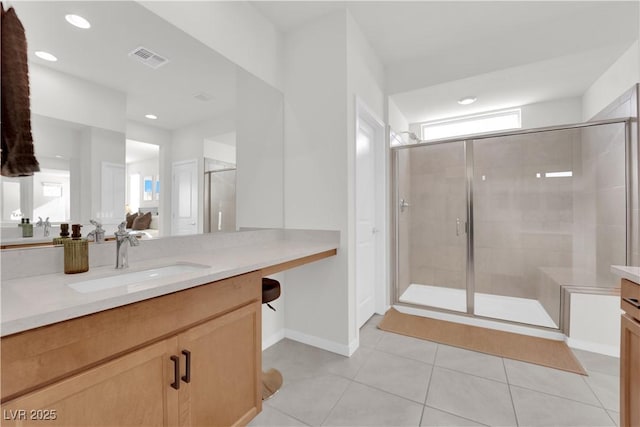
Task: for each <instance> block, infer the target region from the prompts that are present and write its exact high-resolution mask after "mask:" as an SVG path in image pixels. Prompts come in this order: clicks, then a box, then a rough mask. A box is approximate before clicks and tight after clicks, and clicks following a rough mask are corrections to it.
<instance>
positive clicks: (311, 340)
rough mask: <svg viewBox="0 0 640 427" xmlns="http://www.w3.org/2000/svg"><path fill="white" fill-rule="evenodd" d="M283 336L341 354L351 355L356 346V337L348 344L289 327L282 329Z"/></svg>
mask: <svg viewBox="0 0 640 427" xmlns="http://www.w3.org/2000/svg"><path fill="white" fill-rule="evenodd" d="M284 336H285V337H286V338H289V339H292V340H294V341H298V342H301V343H303V344H308V345H311V346H313V347H318V348H321V349H323V350H327V351H330V352H332V353H337V354H340V355H342V356H347V357H349V356H351V355H352V354H353V353H354V352H355V351H356V349H357V348H358V339H357V338H356V339H355V340H353V341H352V342H351V343H350V344H349V345H344V344H340V343H337V342H335V341H329V340H325V339H324V338H318V337H316V336H313V335H307V334H304V333H302V332H298V331H294V330H291V329H285V330H284Z"/></svg>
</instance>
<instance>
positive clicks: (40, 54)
mask: <svg viewBox="0 0 640 427" xmlns="http://www.w3.org/2000/svg"><path fill="white" fill-rule="evenodd" d="M36 56H37V57H38V58H40V59H44V60H45V61H51V62H56V61H57V60H58V58H56V57H55V55H52V54H50V53H49V52H45V51H43V50H39V51H37V52H36Z"/></svg>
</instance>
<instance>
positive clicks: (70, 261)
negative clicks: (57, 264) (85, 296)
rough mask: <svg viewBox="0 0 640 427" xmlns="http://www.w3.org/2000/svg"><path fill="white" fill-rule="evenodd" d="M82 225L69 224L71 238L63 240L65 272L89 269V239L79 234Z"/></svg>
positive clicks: (78, 271) (72, 272)
mask: <svg viewBox="0 0 640 427" xmlns="http://www.w3.org/2000/svg"><path fill="white" fill-rule="evenodd" d="M81 227H82V225H80V224H73V225H72V226H71V229H72V232H71V239H66V240H65V241H64V272H65V274H75V273H84V272H85V271H88V270H89V241H88V240H87V239H83V238H82V235H81V234H80V228H81Z"/></svg>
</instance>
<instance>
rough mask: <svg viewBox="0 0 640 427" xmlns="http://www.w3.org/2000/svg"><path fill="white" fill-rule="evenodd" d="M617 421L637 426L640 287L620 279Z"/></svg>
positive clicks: (625, 426)
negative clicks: (620, 312) (618, 417)
mask: <svg viewBox="0 0 640 427" xmlns="http://www.w3.org/2000/svg"><path fill="white" fill-rule="evenodd" d="M620 295H621V298H622V299H621V306H622V309H623V310H624V311H625V313H624V314H623V315H622V320H621V340H620V343H621V347H620V422H621V425H622V426H623V427H636V426H640V284H637V283H634V282H630V281H628V280H626V279H622V287H621V292H620Z"/></svg>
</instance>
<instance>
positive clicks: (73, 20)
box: [64, 14, 91, 30]
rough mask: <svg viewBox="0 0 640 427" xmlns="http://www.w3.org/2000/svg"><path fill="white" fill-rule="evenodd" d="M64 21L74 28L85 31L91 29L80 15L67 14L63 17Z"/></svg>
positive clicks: (89, 24)
mask: <svg viewBox="0 0 640 427" xmlns="http://www.w3.org/2000/svg"><path fill="white" fill-rule="evenodd" d="M64 19H66V20H67V22H68V23H69V24H71V25H73V26H74V27H78V28H82V29H85V30H86V29H87V28H91V23H90V22H89V21H87V20H86V19H84V18H83V17H82V16H80V15H72V14H69V15H65V17H64Z"/></svg>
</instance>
